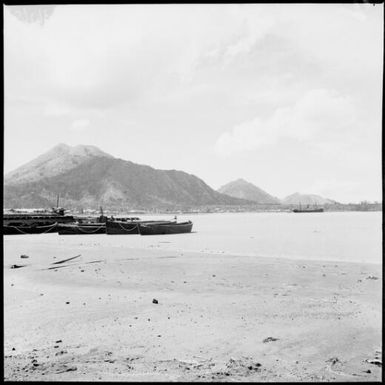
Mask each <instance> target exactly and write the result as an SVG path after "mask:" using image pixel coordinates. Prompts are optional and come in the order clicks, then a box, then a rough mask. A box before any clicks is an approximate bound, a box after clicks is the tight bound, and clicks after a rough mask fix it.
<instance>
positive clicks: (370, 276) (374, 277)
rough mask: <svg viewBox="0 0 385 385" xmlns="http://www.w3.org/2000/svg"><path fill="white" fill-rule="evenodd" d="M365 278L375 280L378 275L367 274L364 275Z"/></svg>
mask: <svg viewBox="0 0 385 385" xmlns="http://www.w3.org/2000/svg"><path fill="white" fill-rule="evenodd" d="M366 279H374V280H376V279H378V277H376V276H374V275H369V277H366Z"/></svg>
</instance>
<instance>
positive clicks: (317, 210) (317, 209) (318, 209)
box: [293, 203, 324, 213]
mask: <svg viewBox="0 0 385 385" xmlns="http://www.w3.org/2000/svg"><path fill="white" fill-rule="evenodd" d="M323 212H324V209H323V208H322V207H317V204H316V207H310V205H307V206H306V207H304V208H303V207H301V203H300V204H299V208H298V209H294V210H293V213H323Z"/></svg>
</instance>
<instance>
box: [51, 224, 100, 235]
mask: <svg viewBox="0 0 385 385" xmlns="http://www.w3.org/2000/svg"><path fill="white" fill-rule="evenodd" d="M57 231H58V233H59V235H70V234H81V235H85V234H105V233H106V224H105V223H70V224H58V226H57Z"/></svg>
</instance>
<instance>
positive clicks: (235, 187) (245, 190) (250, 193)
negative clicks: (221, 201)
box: [218, 179, 280, 204]
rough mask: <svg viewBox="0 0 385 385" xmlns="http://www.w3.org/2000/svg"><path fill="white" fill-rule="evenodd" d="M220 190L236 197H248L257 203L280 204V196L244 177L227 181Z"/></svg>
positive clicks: (247, 198)
mask: <svg viewBox="0 0 385 385" xmlns="http://www.w3.org/2000/svg"><path fill="white" fill-rule="evenodd" d="M218 192H220V193H222V194H226V195H229V196H231V197H234V198H240V199H246V200H249V201H253V202H257V203H263V204H280V200H279V199H278V198H275V197H273V196H272V195H270V194H268V193H267V192H265V191H263V190H262V189H260V188H259V187H257V186H255V185H253V184H252V183H250V182H247V181H245V180H244V179H237V180H235V181H233V182H230V183H227V184H226V185H224V186H222V187H221V188H219V189H218Z"/></svg>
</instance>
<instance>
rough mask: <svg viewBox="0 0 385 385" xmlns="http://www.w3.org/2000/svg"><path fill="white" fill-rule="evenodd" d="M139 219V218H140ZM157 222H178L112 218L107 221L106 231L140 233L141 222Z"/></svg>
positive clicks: (127, 233) (108, 232)
mask: <svg viewBox="0 0 385 385" xmlns="http://www.w3.org/2000/svg"><path fill="white" fill-rule="evenodd" d="M138 219H139V218H138ZM155 223H159V224H161V223H163V224H166V223H167V224H168V223H170V224H171V223H176V222H172V221H156V220H153V221H141V220H131V221H121V220H110V219H108V220H107V222H106V233H107V234H109V235H114V234H115V235H117V234H120V235H121V234H126V235H129V234H139V226H140V225H141V224H155Z"/></svg>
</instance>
